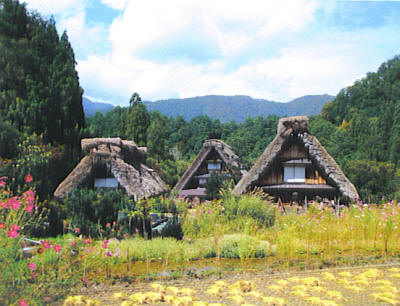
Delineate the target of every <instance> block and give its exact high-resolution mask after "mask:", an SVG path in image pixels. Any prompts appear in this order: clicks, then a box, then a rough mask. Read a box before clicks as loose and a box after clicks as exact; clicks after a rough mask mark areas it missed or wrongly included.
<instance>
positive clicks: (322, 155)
mask: <svg viewBox="0 0 400 306" xmlns="http://www.w3.org/2000/svg"><path fill="white" fill-rule="evenodd" d="M292 137H298V138H299V139H300V140H301V141H302V142H303V144H304V146H305V148H306V150H307V151H308V153H309V156H310V158H311V159H312V160H314V161H315V162H316V164H317V165H318V169H319V170H320V171H321V172H322V174H323V176H324V177H326V179H327V181H328V183H330V184H332V185H334V186H336V187H337V188H338V190H339V192H340V194H341V195H342V196H344V197H345V198H348V199H350V200H357V199H359V196H358V193H357V190H356V188H355V187H354V185H353V184H352V183H351V182H350V181H349V180H348V178H347V177H346V176H345V175H344V173H343V172H342V170H341V169H340V168H339V166H338V164H337V163H336V161H335V160H334V159H333V158H332V156H330V155H329V153H328V152H327V151H326V150H325V148H324V147H323V146H322V145H321V144H320V142H319V141H318V139H317V138H316V137H314V136H313V135H311V134H310V133H309V132H308V117H306V116H296V117H289V118H282V119H280V120H279V124H278V131H277V135H276V137H275V138H274V140H273V141H272V142H271V143H270V144H269V145H268V146H267V148H266V149H265V151H264V153H263V154H262V155H261V156H260V158H259V159H258V160H257V162H256V163H255V164H254V166H253V167H252V168H251V170H250V171H249V172H248V173H247V175H245V176H243V177H242V179H241V180H240V181H239V183H238V184H237V185H236V186H235V189H234V190H233V193H234V194H236V195H240V194H242V193H245V192H247V191H249V190H251V189H252V188H253V187H254V186H255V185H256V183H257V181H258V180H259V178H260V176H261V175H262V174H263V173H266V172H267V170H268V169H269V168H270V167H271V166H272V164H273V162H274V160H275V159H276V158H277V157H278V156H279V155H280V153H281V152H282V151H283V149H284V147H285V146H284V144H285V143H286V142H288V141H290V140H291V139H292Z"/></svg>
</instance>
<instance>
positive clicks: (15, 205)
mask: <svg viewBox="0 0 400 306" xmlns="http://www.w3.org/2000/svg"><path fill="white" fill-rule="evenodd" d="M7 204H8V206H9V207H10V208H11V209H14V210H17V209H18V208H19V205H20V204H19V201H18V197H12V198H11V199H8V200H7Z"/></svg>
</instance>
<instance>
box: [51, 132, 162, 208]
mask: <svg viewBox="0 0 400 306" xmlns="http://www.w3.org/2000/svg"><path fill="white" fill-rule="evenodd" d="M81 146H82V150H83V151H84V152H85V153H86V156H85V157H84V158H82V160H81V161H80V162H79V164H78V165H77V166H76V167H75V169H74V170H72V172H71V173H70V174H69V175H68V176H67V177H66V179H65V180H64V181H62V182H61V184H60V185H59V186H58V187H57V189H56V191H55V192H54V196H55V197H56V198H63V197H65V196H66V195H68V193H70V192H71V191H72V189H74V188H80V187H89V188H97V187H103V188H118V187H121V188H122V189H123V190H124V191H125V192H126V194H127V195H129V196H130V197H132V198H133V199H134V200H135V201H136V200H138V199H140V198H144V197H149V196H157V195H160V194H162V193H165V192H166V191H167V190H168V188H167V186H166V184H165V183H164V182H163V181H162V180H161V178H160V177H159V176H158V174H157V173H156V172H154V171H153V170H152V169H150V168H149V167H147V166H146V148H139V147H137V146H136V144H135V143H134V142H133V141H127V140H121V139H120V138H88V139H82V141H81Z"/></svg>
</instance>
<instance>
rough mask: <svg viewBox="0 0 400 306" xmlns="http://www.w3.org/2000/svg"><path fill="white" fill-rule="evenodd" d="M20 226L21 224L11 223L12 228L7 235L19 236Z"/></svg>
mask: <svg viewBox="0 0 400 306" xmlns="http://www.w3.org/2000/svg"><path fill="white" fill-rule="evenodd" d="M20 228H21V227H20V226H19V225H11V229H10V230H9V231H8V232H7V236H8V237H11V238H17V237H18V231H19V229H20Z"/></svg>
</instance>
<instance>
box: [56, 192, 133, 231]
mask: <svg viewBox="0 0 400 306" xmlns="http://www.w3.org/2000/svg"><path fill="white" fill-rule="evenodd" d="M63 203H64V205H65V212H66V216H67V220H66V221H67V226H68V230H69V231H70V232H75V229H79V230H80V233H82V234H84V235H87V236H89V235H90V236H91V237H98V236H102V235H103V234H104V235H106V236H110V235H111V234H114V236H115V234H116V233H115V232H116V231H117V232H118V230H120V232H119V234H120V235H122V234H123V232H122V231H121V229H122V230H124V231H125V232H127V231H129V228H128V225H127V224H128V222H129V221H128V218H127V217H126V216H124V214H123V213H122V211H123V210H134V207H135V205H134V203H133V202H132V200H130V199H129V198H128V197H127V196H125V195H124V194H123V192H122V191H121V190H114V189H111V190H106V189H98V190H92V189H75V190H73V191H72V192H71V193H70V195H69V196H68V197H66V198H65V199H64V200H63ZM121 223H122V224H121Z"/></svg>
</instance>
